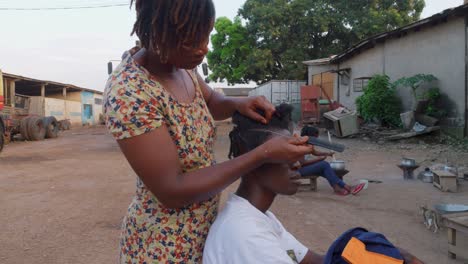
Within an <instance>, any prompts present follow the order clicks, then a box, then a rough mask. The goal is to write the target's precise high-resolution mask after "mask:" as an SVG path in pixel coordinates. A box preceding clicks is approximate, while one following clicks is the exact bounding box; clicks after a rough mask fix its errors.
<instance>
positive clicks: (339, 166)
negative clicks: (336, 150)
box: [330, 160, 346, 171]
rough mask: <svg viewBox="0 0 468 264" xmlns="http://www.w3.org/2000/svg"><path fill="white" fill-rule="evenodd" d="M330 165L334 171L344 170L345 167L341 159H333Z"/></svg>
mask: <svg viewBox="0 0 468 264" xmlns="http://www.w3.org/2000/svg"><path fill="white" fill-rule="evenodd" d="M330 166H331V168H332V169H333V170H335V171H344V170H345V169H346V164H345V162H344V161H343V160H334V161H332V162H330Z"/></svg>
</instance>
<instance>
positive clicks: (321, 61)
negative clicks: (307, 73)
mask: <svg viewBox="0 0 468 264" xmlns="http://www.w3.org/2000/svg"><path fill="white" fill-rule="evenodd" d="M335 57H336V55H333V56H331V57H328V58H321V59H316V60H308V61H303V62H302V63H304V64H305V65H309V66H312V65H326V64H329V63H330V60H332V59H333V58H335Z"/></svg>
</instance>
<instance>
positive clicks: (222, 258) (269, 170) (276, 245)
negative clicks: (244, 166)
mask: <svg viewBox="0 0 468 264" xmlns="http://www.w3.org/2000/svg"><path fill="white" fill-rule="evenodd" d="M291 110H292V107H290V106H288V105H281V106H280V107H277V110H276V112H277V114H276V115H275V116H274V117H273V118H272V120H271V122H270V123H269V124H268V125H263V124H260V123H257V122H255V121H253V120H251V119H248V118H246V117H244V116H241V115H239V114H235V115H234V117H233V122H234V124H235V125H236V126H235V128H234V129H233V132H232V133H231V134H230V136H231V145H232V148H231V149H230V151H231V154H233V156H235V157H237V156H239V155H241V154H243V153H245V152H248V151H250V150H252V149H254V148H256V147H258V146H260V145H261V144H262V143H263V142H265V141H266V140H268V139H270V138H273V137H278V136H284V137H287V138H288V137H291V133H290V131H288V127H289V123H290V122H291V121H290V115H291ZM290 168H291V166H290V164H285V163H278V164H264V165H263V166H262V167H259V168H258V169H256V170H254V171H252V172H251V173H249V174H247V175H244V176H243V177H242V181H241V183H240V186H239V188H238V189H237V192H236V193H235V194H231V195H230V196H229V199H228V201H227V203H226V205H225V207H224V209H223V210H222V211H221V213H220V214H219V215H218V217H217V219H216V221H215V222H214V224H213V225H212V227H211V229H210V231H209V234H208V238H207V240H206V244H205V248H204V253H203V263H204V264H219V263H223V264H225V263H228V264H229V263H239V264H248V263H255V264H257V263H279V264H281V263H289V264H292V263H303V264H319V263H320V264H322V263H326V264H331V263H340V262H331V261H334V258H336V257H335V255H336V250H340V249H339V246H340V245H341V244H342V240H343V238H342V239H341V240H339V241H337V243H336V244H337V245H336V246H334V247H333V250H330V252H331V253H330V254H329V255H330V256H331V257H330V259H331V261H330V262H324V260H325V258H324V256H321V255H319V254H316V253H313V252H312V251H310V250H309V249H307V247H305V246H304V245H303V244H301V243H300V242H299V241H297V239H296V238H294V236H293V235H291V234H290V233H289V232H288V231H287V230H286V229H285V228H284V227H283V225H282V224H281V223H280V222H279V221H278V219H277V218H276V217H275V215H274V214H273V213H271V212H270V211H268V209H269V208H270V206H271V204H272V203H273V201H274V199H275V197H276V195H278V194H283V195H293V194H295V193H296V192H297V190H298V184H297V179H299V178H300V176H299V175H298V174H297V172H296V171H293V170H291V169H290ZM338 257H339V256H338ZM408 258H412V256H411V255H409V254H408ZM415 261H416V260H415ZM343 263H346V262H343ZM357 263H358V262H355V263H354V264H357ZM370 263H373V264H380V263H377V262H370ZM397 263H401V264H402V263H403V261H402V260H401V261H400V262H397ZM407 263H411V264H417V263H421V262H414V261H411V262H407ZM360 264H362V263H360Z"/></svg>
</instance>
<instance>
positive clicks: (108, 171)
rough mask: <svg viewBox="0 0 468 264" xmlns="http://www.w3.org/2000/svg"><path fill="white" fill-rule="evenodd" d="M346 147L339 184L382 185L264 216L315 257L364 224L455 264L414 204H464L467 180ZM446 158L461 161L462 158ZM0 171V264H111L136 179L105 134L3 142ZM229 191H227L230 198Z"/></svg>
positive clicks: (387, 154)
mask: <svg viewBox="0 0 468 264" xmlns="http://www.w3.org/2000/svg"><path fill="white" fill-rule="evenodd" d="M227 131H228V127H227V126H225V125H223V126H221V127H220V129H219V135H220V136H219V139H218V142H217V145H216V155H217V157H218V161H222V160H224V159H225V158H224V157H225V156H226V155H227V150H228V146H229V145H228V143H229V142H228V138H227V137H226V132H227ZM345 144H347V145H348V146H350V147H351V148H350V150H349V151H348V152H347V153H346V154H343V155H342V156H340V158H342V159H345V160H347V161H348V166H349V168H350V169H351V171H352V173H350V174H349V176H347V177H346V178H345V179H346V180H347V181H348V182H351V183H352V182H353V181H356V180H358V179H360V178H368V179H378V180H382V181H383V183H381V184H372V185H371V186H370V187H369V189H368V190H366V191H365V192H364V193H362V194H361V195H359V196H358V197H339V196H336V195H333V194H332V193H331V189H330V188H329V186H327V184H326V182H325V181H324V180H319V191H318V192H316V193H312V192H300V193H298V194H297V195H295V196H292V197H278V199H277V200H276V201H275V203H274V205H273V208H272V210H273V211H274V212H275V213H276V214H277V216H278V217H279V218H280V219H281V220H282V221H283V224H284V225H285V226H286V227H287V228H288V229H289V230H290V231H291V232H292V233H293V234H295V235H296V236H297V237H298V238H299V239H300V240H301V241H303V242H304V244H305V245H307V246H309V247H310V248H312V249H315V250H317V251H318V252H320V253H324V252H325V251H326V249H327V248H328V245H330V243H331V242H332V241H333V240H334V238H336V237H337V236H338V235H339V234H340V233H342V232H343V231H345V230H346V229H348V228H350V227H354V226H363V227H366V228H368V229H370V230H373V231H378V232H383V233H385V234H386V235H387V236H388V238H389V239H390V240H391V241H393V242H395V243H396V244H398V245H401V246H402V247H405V248H407V249H410V250H411V251H412V252H414V253H415V254H417V255H418V256H421V258H422V259H423V260H425V261H426V263H440V264H442V263H462V262H456V261H452V260H449V259H448V258H447V257H446V256H447V253H446V252H447V244H446V235H445V232H439V233H438V234H433V233H431V232H429V231H427V230H426V229H425V227H424V226H423V224H422V221H421V216H419V215H418V206H419V205H423V204H427V205H432V204H435V203H440V202H450V203H465V204H468V184H463V185H462V189H461V192H459V193H456V194H448V193H441V192H439V191H438V190H436V189H435V188H433V187H432V186H431V185H429V184H423V183H421V182H419V181H414V182H404V181H403V180H402V179H401V178H402V177H401V172H400V171H399V169H398V168H396V166H395V164H397V162H398V161H399V159H400V158H401V155H402V154H401V152H402V151H405V152H409V153H407V154H408V155H412V156H418V157H421V158H427V157H429V156H431V157H430V158H433V157H432V156H434V155H435V156H437V157H436V158H442V154H441V153H440V152H439V151H440V149H435V150H433V149H431V148H429V149H428V148H427V147H426V149H424V146H422V147H414V148H411V149H410V150H408V149H407V147H404V148H403V149H401V148H400V146H398V145H392V146H385V145H384V146H379V145H374V144H371V143H368V142H362V141H358V140H348V141H345ZM447 153H448V155H454V157H459V158H460V157H461V158H466V159H465V160H468V156H467V155H466V153H455V154H453V153H450V152H447ZM464 155H465V156H464ZM0 169H1V171H0V222H1V223H2V225H1V230H0V232H1V236H0V263H6V264H10V263H11V264H13V263H48V264H49V263H50V264H53V263H87V264H88V263H115V260H116V259H117V257H116V256H117V250H118V236H119V226H120V221H121V219H122V217H123V216H124V214H125V211H126V208H127V206H128V204H129V203H130V199H131V196H132V194H133V192H134V179H135V175H134V173H133V172H132V170H131V169H130V167H129V166H128V164H127V163H126V161H125V160H124V158H123V156H122V154H121V153H120V151H119V149H118V147H117V145H116V144H115V142H114V141H113V139H112V138H111V137H110V136H109V135H107V134H106V132H105V130H104V129H103V128H96V129H80V130H75V131H68V132H66V133H64V134H62V135H61V136H60V137H59V138H58V139H54V140H47V141H42V142H17V143H13V144H10V145H9V146H7V147H6V148H5V150H4V152H3V153H2V154H1V155H0ZM234 190H235V185H234V186H231V187H230V188H229V189H228V192H229V191H234ZM224 197H225V195H224Z"/></svg>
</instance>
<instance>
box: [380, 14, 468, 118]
mask: <svg viewBox="0 0 468 264" xmlns="http://www.w3.org/2000/svg"><path fill="white" fill-rule="evenodd" d="M465 43H466V36H465V21H464V19H463V18H457V19H452V20H449V21H448V22H447V23H443V24H440V25H438V26H435V27H432V28H428V29H425V30H422V31H421V32H418V33H412V34H409V35H408V36H406V37H405V38H401V39H395V40H392V41H389V42H388V43H387V44H386V45H385V72H386V73H387V74H388V75H389V76H390V77H391V78H392V80H397V79H399V78H401V77H404V76H412V75H415V74H418V73H430V74H433V75H435V76H436V77H437V78H438V79H439V81H438V82H437V83H435V84H436V85H437V87H439V88H440V90H441V92H442V94H443V95H445V96H446V98H447V99H446V100H445V101H446V102H445V103H444V104H445V106H446V108H447V109H450V110H451V111H450V117H453V119H452V121H451V122H449V123H448V124H446V125H448V126H455V127H456V126H461V127H464V124H465V116H464V115H465V99H466V94H465V78H466V75H465V67H466V66H465V65H466V63H465ZM400 94H401V95H402V96H403V97H402V98H403V99H404V100H403V104H404V106H405V108H406V109H408V108H410V107H411V106H412V105H413V97H412V96H410V94H409V89H404V90H403V91H402V89H400ZM450 123H451V124H450Z"/></svg>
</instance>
